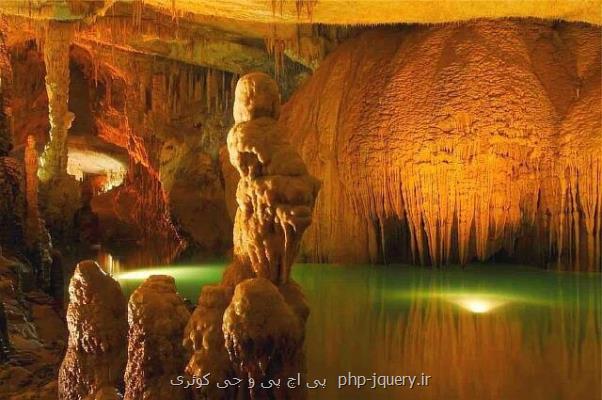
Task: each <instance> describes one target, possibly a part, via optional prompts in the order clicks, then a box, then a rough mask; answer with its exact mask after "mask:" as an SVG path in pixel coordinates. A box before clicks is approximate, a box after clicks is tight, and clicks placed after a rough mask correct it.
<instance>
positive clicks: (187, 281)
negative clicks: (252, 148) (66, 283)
mask: <svg viewBox="0 0 602 400" xmlns="http://www.w3.org/2000/svg"><path fill="white" fill-rule="evenodd" d="M99 260H100V262H101V263H102V262H103V261H104V262H105V263H106V262H107V257H106V256H104V257H102V258H100V259H99ZM109 260H113V259H112V258H109ZM114 264H115V263H114V262H112V263H111V264H110V265H109V264H105V268H107V269H109V268H115V265H114ZM224 268H225V263H221V262H215V263H208V264H196V265H169V266H149V267H144V268H135V267H124V266H121V269H119V267H118V269H117V270H113V271H112V272H113V274H114V277H115V278H116V279H117V280H118V281H119V282H120V284H121V287H122V288H123V290H124V292H125V293H126V294H127V295H129V294H131V292H132V291H133V290H134V289H136V288H137V287H138V286H139V285H140V283H142V282H143V281H144V280H145V279H146V278H148V277H149V276H150V275H154V274H165V275H170V276H173V277H174V278H175V281H176V285H177V288H178V291H179V292H180V294H181V295H182V296H184V297H186V298H187V299H188V300H190V301H191V302H192V303H193V304H195V303H196V300H197V297H198V295H199V292H200V289H201V287H202V286H204V285H207V284H214V283H218V282H219V281H220V279H221V276H222V272H223V270H224ZM293 278H294V279H295V280H296V281H297V282H299V283H300V284H301V286H302V287H303V290H304V293H305V295H306V297H307V300H308V302H309V306H310V309H311V314H310V317H309V320H308V322H307V332H306V340H305V343H306V352H307V377H308V379H310V380H312V379H326V380H327V386H326V388H324V389H322V388H319V389H312V390H309V393H308V395H309V398H310V399H389V398H392V396H393V397H394V398H401V399H406V398H407V399H441V398H445V399H490V398H491V399H532V400H535V399H542V400H543V399H554V398H563V399H587V398H593V397H591V396H592V395H593V394H592V392H591V391H592V388H595V382H596V379H598V377H599V376H600V373H601V369H600V361H601V360H600V354H601V340H600V319H601V318H600V311H601V307H600V301H601V297H600V294H601V293H602V291H601V289H602V282H601V280H600V275H599V274H596V273H592V274H588V273H570V272H552V271H543V270H541V269H537V268H533V267H526V266H516V265H499V264H498V265H487V264H471V265H469V266H467V267H464V268H461V267H455V266H452V267H448V268H447V269H425V268H420V267H414V266H409V265H389V266H369V265H334V264H297V265H295V266H294V268H293ZM349 374H351V376H355V377H361V376H363V377H366V383H364V385H363V386H362V387H361V388H360V389H358V388H357V385H361V381H358V380H351V382H350V379H349V376H350V375H349ZM374 374H376V376H377V377H378V376H382V377H384V376H389V377H390V376H398V375H402V376H403V375H407V376H414V375H415V376H417V377H418V378H417V382H419V381H420V377H421V375H422V374H424V375H429V376H431V378H430V379H429V382H428V383H429V384H428V386H423V387H421V386H419V385H415V386H414V387H412V388H410V387H409V384H406V385H404V386H397V387H396V386H389V387H387V388H383V385H379V384H378V383H375V384H373V383H372V381H371V380H370V378H373V377H374ZM343 377H345V378H346V381H345V379H344V378H343ZM384 379H385V378H382V379H381V382H385V380H384ZM339 380H341V381H340V382H339ZM373 380H374V379H373ZM541 382H546V384H545V385H541V384H540V383H541ZM385 384H386V383H385ZM373 386H374V387H373Z"/></svg>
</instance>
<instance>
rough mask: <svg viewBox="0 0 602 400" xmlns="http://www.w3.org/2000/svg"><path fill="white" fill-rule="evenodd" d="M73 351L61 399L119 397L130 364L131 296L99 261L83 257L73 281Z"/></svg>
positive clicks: (70, 315) (64, 367) (61, 386)
mask: <svg viewBox="0 0 602 400" xmlns="http://www.w3.org/2000/svg"><path fill="white" fill-rule="evenodd" d="M69 300H70V301H69V306H68V308H67V328H68V330H69V341H68V346H67V353H66V354H65V358H64V359H63V363H62V364H61V367H60V370H59V393H58V395H59V396H58V398H59V400H81V399H103V400H109V399H110V400H113V399H115V400H117V399H119V398H121V397H119V395H118V391H119V389H121V387H122V386H123V373H124V369H125V364H126V342H127V320H126V301H125V297H124V296H123V293H122V292H121V287H120V286H119V284H118V283H117V282H116V281H115V280H114V279H113V278H111V277H110V276H108V275H106V274H105V273H104V272H103V271H102V270H101V269H100V266H99V265H98V264H97V263H95V262H94V261H82V262H80V263H79V264H78V265H77V267H76V269H75V273H74V274H73V277H72V278H71V282H70V284H69Z"/></svg>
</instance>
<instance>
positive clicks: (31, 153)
mask: <svg viewBox="0 0 602 400" xmlns="http://www.w3.org/2000/svg"><path fill="white" fill-rule="evenodd" d="M24 158H25V190H26V195H25V197H26V199H27V222H26V226H27V230H26V232H27V234H26V239H27V244H28V246H32V245H33V243H34V242H35V241H36V240H38V237H39V235H40V212H39V209H38V151H37V149H36V139H35V137H33V136H31V135H30V136H28V137H27V146H26V147H25V156H24Z"/></svg>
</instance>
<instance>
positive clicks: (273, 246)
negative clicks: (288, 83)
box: [228, 73, 320, 285]
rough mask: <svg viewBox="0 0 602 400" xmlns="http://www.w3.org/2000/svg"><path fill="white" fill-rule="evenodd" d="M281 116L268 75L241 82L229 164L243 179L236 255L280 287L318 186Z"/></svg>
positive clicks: (238, 197) (255, 75)
mask: <svg viewBox="0 0 602 400" xmlns="http://www.w3.org/2000/svg"><path fill="white" fill-rule="evenodd" d="M279 113H280V95H279V92H278V86H277V85H276V83H275V82H274V81H273V80H272V79H271V78H270V77H268V76H267V75H265V74H261V73H253V74H249V75H246V76H244V77H242V78H241V79H240V80H239V82H238V83H237V85H236V98H235V102H234V121H235V125H234V127H233V128H232V129H231V130H230V133H229V134H228V151H229V154H230V162H231V163H232V165H233V166H234V167H235V168H236V169H237V170H238V172H239V174H240V177H241V178H240V181H239V182H238V188H237V191H236V200H237V203H238V210H237V212H236V217H235V221H234V252H235V254H234V256H235V257H236V258H239V259H240V260H249V262H250V265H251V266H252V268H253V271H254V272H255V275H256V276H257V277H262V278H266V279H268V280H270V281H272V282H273V283H275V284H276V285H280V284H285V283H286V282H288V280H289V277H290V269H291V267H292V264H293V262H294V260H295V257H296V255H297V252H298V250H299V245H300V242H301V238H302V236H303V232H304V231H305V229H306V228H307V227H308V226H309V225H310V224H311V216H312V211H313V207H314V204H315V201H316V197H317V194H318V191H319V188H320V183H319V182H318V181H317V180H316V179H315V178H314V177H312V176H311V175H309V174H308V173H307V169H306V168H305V165H304V163H303V160H302V159H301V157H299V155H298V154H297V152H296V151H295V150H294V149H293V147H292V146H291V145H290V143H289V142H288V139H287V134H286V131H283V130H281V129H279V128H278V126H277V122H276V119H277V118H278V116H279Z"/></svg>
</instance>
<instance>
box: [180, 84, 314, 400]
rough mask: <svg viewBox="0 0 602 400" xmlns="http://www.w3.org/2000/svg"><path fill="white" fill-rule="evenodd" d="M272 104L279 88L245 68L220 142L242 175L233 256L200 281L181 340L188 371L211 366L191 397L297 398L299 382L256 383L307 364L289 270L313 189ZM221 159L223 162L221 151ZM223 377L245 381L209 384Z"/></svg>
mask: <svg viewBox="0 0 602 400" xmlns="http://www.w3.org/2000/svg"><path fill="white" fill-rule="evenodd" d="M279 110H280V95H279V91H278V86H277V85H276V83H275V82H274V81H273V80H272V79H271V78H270V77H268V76H267V75H265V74H261V73H252V74H249V75H246V76H243V77H242V78H241V79H240V80H239V81H238V83H237V86H236V97H235V101H234V107H233V113H234V120H235V125H234V127H233V128H232V129H231V130H230V133H229V134H228V140H227V142H228V158H229V160H230V162H231V163H232V166H233V168H234V169H233V170H232V172H233V173H238V175H240V180H239V181H238V186H237V190H236V199H237V205H238V208H237V210H236V216H235V221H234V240H233V241H234V249H233V252H234V254H233V256H234V257H233V260H232V263H231V264H230V265H229V266H228V268H227V269H226V271H225V272H224V277H223V280H222V284H221V285H219V286H211V287H205V288H203V291H202V292H201V295H200V297H199V306H198V307H197V309H196V310H195V312H194V314H193V316H192V318H191V320H190V322H189V324H188V326H187V329H186V335H185V338H184V344H185V345H186V347H187V348H188V349H189V350H190V351H192V353H193V355H192V358H191V359H190V362H189V364H188V367H187V373H189V374H191V375H194V376H197V377H202V376H204V375H205V374H206V373H210V374H211V379H210V382H211V383H212V384H211V385H210V386H209V387H206V388H204V389H202V390H196V391H195V392H194V395H195V396H196V398H199V399H201V398H202V399H204V398H211V399H214V398H215V399H220V398H224V399H226V398H233V396H238V397H237V398H256V399H259V398H278V399H284V398H303V397H304V396H305V392H304V391H303V390H298V391H289V390H286V388H280V389H273V390H264V389H260V388H259V387H260V385H259V384H260V383H261V382H264V381H266V380H269V379H278V378H282V379H284V378H287V377H289V376H297V373H301V374H303V373H304V371H305V364H304V363H305V358H304V352H303V341H304V337H305V335H304V331H305V322H306V320H307V317H308V315H309V308H308V306H307V304H306V302H305V298H304V296H303V293H302V292H301V290H300V288H299V286H298V285H297V284H296V283H294V282H293V281H292V280H291V279H290V271H291V267H292V264H293V262H294V259H295V256H296V255H297V251H298V249H299V244H300V241H301V238H302V235H303V232H304V231H305V229H306V228H307V227H308V226H309V224H310V223H311V214H312V211H313V206H314V204H315V200H316V197H317V194H318V190H319V188H320V184H319V182H318V181H317V180H316V179H315V178H314V177H312V176H311V175H309V174H308V173H307V170H306V168H305V165H304V164H303V161H302V160H301V158H300V157H299V155H298V154H297V153H296V152H295V151H294V149H293V148H292V147H291V145H290V144H289V143H288V141H287V139H286V136H287V133H286V131H281V130H279V129H278V128H277V121H276V118H278V114H279ZM221 158H222V160H221V161H222V163H224V162H226V161H227V160H224V159H225V156H224V155H223V153H222V156H221ZM232 289H234V295H233V296H232ZM231 377H238V378H239V379H241V382H243V383H242V384H241V385H240V386H239V387H237V388H236V389H230V391H226V390H222V389H219V388H218V387H216V383H218V382H222V381H223V380H224V379H229V378H231ZM249 379H251V382H253V381H254V382H257V387H255V385H252V384H249V382H250V381H249ZM232 392H233V393H232Z"/></svg>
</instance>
